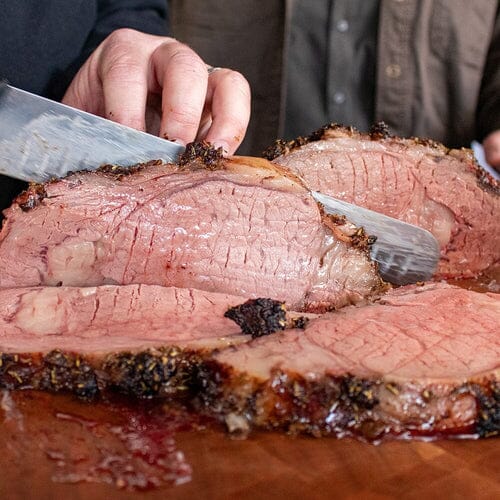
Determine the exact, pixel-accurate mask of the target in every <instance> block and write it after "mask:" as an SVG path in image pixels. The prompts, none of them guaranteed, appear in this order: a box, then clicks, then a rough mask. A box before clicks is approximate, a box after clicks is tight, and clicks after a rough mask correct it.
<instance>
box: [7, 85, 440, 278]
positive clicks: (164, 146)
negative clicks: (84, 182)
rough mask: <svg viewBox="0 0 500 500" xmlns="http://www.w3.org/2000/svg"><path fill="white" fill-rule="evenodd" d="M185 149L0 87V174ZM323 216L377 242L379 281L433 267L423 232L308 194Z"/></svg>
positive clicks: (83, 166) (36, 173) (40, 173)
mask: <svg viewBox="0 0 500 500" xmlns="http://www.w3.org/2000/svg"><path fill="white" fill-rule="evenodd" d="M183 151H184V147H183V146H181V145H179V144H176V143H174V142H170V141H167V140H165V139H161V138H159V137H156V136H153V135H150V134H147V133H145V132H139V131H137V130H133V129H131V128H128V127H125V126H123V125H119V124H117V123H114V122H111V121H109V120H106V119H104V118H101V117H98V116H94V115H92V114H89V113H85V112H83V111H80V110H77V109H74V108H71V107H69V106H65V105H63V104H60V103H57V102H55V101H51V100H49V99H45V98H43V97H39V96H36V95H34V94H31V93H29V92H26V91H23V90H19V89H16V88H14V87H12V86H10V85H7V84H6V83H3V82H0V174H4V175H8V176H10V177H14V178H17V179H21V180H25V181H30V182H45V181H48V180H50V179H52V178H54V177H64V176H65V175H67V174H68V173H69V172H72V171H78V170H95V169H97V168H98V167H99V166H100V165H103V164H106V163H108V164H113V165H121V166H130V165H135V164H137V163H141V162H147V161H149V160H156V159H162V160H164V161H166V162H175V161H176V160H177V158H178V156H179V155H180V154H181V153H182V152H183ZM312 194H313V196H314V197H315V199H316V200H317V201H318V202H320V203H321V204H322V205H323V206H324V208H325V211H326V212H327V213H333V214H337V215H345V216H346V218H347V219H348V220H349V221H351V222H352V223H354V224H356V225H357V226H362V227H364V229H365V231H366V233H367V234H369V235H373V236H376V237H377V240H376V242H375V243H374V244H373V245H372V247H371V256H372V258H373V259H374V260H375V261H376V262H377V263H378V265H379V270H380V274H381V275H382V277H383V278H384V279H385V280H387V281H389V282H391V283H393V284H397V285H402V284H407V283H415V282H417V281H425V280H427V279H430V278H431V276H432V275H433V273H434V271H435V269H436V266H437V262H438V260H439V245H438V243H437V241H436V239H435V238H434V236H433V235H432V234H431V233H429V232H428V231H426V230H424V229H422V228H419V227H417V226H413V225H411V224H407V223H405V222H402V221H399V220H397V219H393V218H391V217H387V216H386V215H383V214H380V213H377V212H374V211H372V210H368V209H366V208H362V207H359V206H356V205H352V204H351V203H347V202H345V201H341V200H337V199H335V198H332V197H330V196H326V195H324V194H321V193H318V192H313V193H312Z"/></svg>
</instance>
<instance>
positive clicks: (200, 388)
mask: <svg viewBox="0 0 500 500" xmlns="http://www.w3.org/2000/svg"><path fill="white" fill-rule="evenodd" d="M244 300H245V299H243V298H240V297H234V296H227V295H222V294H215V293H208V292H199V291H195V290H178V289H166V288H164V287H158V286H153V285H142V286H138V285H129V286H121V287H120V286H101V287H96V288H85V289H79V288H76V289H72V288H65V287H62V288H48V287H43V288H29V289H18V290H3V291H1V292H0V303H1V305H2V311H7V313H6V314H5V313H4V314H3V317H2V320H1V323H0V324H1V329H0V331H1V332H2V333H1V334H0V345H1V346H2V350H3V352H2V354H1V355H0V385H2V386H3V387H8V388H37V389H45V390H52V391H58V390H70V391H73V392H75V393H77V394H80V395H83V396H87V397H90V396H95V395H96V394H98V393H99V391H103V390H106V389H115V390H116V389H117V390H120V391H121V392H124V393H127V394H133V395H135V396H139V397H157V396H168V395H170V396H179V395H182V397H183V398H184V399H185V400H186V399H188V400H190V401H191V402H192V404H193V405H195V407H196V408H198V409H199V410H200V411H202V412H206V413H208V414H210V415H215V416H217V417H218V418H220V419H221V420H222V421H225V422H226V423H227V425H228V427H229V428H230V429H231V430H238V431H247V430H248V429H249V428H251V427H253V426H258V427H264V428H270V429H273V428H278V429H285V430H287V431H292V432H298V431H301V432H308V433H312V434H314V435H326V434H333V435H337V436H343V435H346V434H354V435H361V436H364V437H367V438H369V439H378V438H381V437H383V436H384V435H385V434H395V435H401V434H403V435H412V434H417V435H436V434H443V435H444V434H447V433H449V434H456V433H461V434H478V435H481V436H489V435H495V434H497V433H498V432H499V426H500V415H499V411H498V409H499V398H500V384H499V370H500V339H499V335H498V325H499V322H498V320H499V317H500V296H498V295H496V294H490V293H485V294H483V293H477V292H472V291H468V290H464V289H461V288H456V287H452V286H450V285H446V284H437V283H436V284H429V285H425V286H408V287H403V288H400V289H398V290H393V291H391V292H389V293H387V294H386V295H385V296H383V297H382V298H380V299H379V300H378V301H375V302H374V303H372V304H368V305H364V306H349V307H346V308H343V309H342V310H341V311H337V312H334V313H326V314H322V315H316V316H315V315H309V317H308V318H304V317H297V316H295V317H294V318H292V321H290V325H291V326H292V328H290V329H287V330H285V331H281V329H280V328H278V331H276V332H275V333H270V334H269V335H267V336H264V337H259V338H255V339H253V340H252V339H251V337H250V336H243V335H241V334H240V330H239V328H238V327H237V326H236V324H235V323H233V322H232V321H231V320H229V319H227V318H225V317H224V314H225V310H226V308H228V307H234V306H238V305H240V304H241V303H242V302H243V301H244ZM55 309H57V310H56V311H55ZM75 309H76V310H78V311H81V314H80V315H76V317H74V316H75V315H74V311H75ZM257 309H258V308H257ZM271 309H272V308H271ZM54 311H55V312H54ZM257 313H259V311H257ZM33 317H36V318H38V319H39V320H40V323H39V324H34V323H33ZM262 317H263V318H264V319H265V320H266V321H269V322H271V323H274V318H272V317H269V316H267V317H266V314H264V315H263V316H262ZM43 318H45V319H46V321H45V322H43ZM50 318H53V320H52V321H50ZM127 319H128V321H127ZM294 325H296V326H300V328H297V327H295V328H293V326H294ZM243 326H244V325H243ZM283 326H284V325H283Z"/></svg>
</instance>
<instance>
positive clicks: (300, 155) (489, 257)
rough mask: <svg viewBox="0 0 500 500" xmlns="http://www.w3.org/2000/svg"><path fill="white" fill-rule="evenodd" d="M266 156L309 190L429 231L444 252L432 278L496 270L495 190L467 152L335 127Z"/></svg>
mask: <svg viewBox="0 0 500 500" xmlns="http://www.w3.org/2000/svg"><path fill="white" fill-rule="evenodd" d="M267 156H268V157H270V158H274V160H273V161H274V162H276V163H278V164H279V165H281V166H284V167H286V168H288V169H290V171H292V172H294V173H295V174H297V175H299V176H300V177H302V178H303V179H304V181H305V183H306V184H307V186H309V187H310V188H311V189H314V190H317V191H321V192H323V193H325V194H328V195H330V196H333V197H336V198H339V199H342V200H345V201H348V202H350V203H355V204H357V205H360V206H363V207H366V208H369V209H371V210H375V211H377V212H381V213H384V214H386V215H389V216H391V217H394V218H397V219H401V220H403V221H405V222H408V223H410V224H415V225H418V226H420V227H423V228H424V229H427V230H428V231H430V232H431V233H432V234H433V235H434V236H435V237H436V239H437V240H438V242H439V244H440V247H441V260H440V263H439V267H438V270H437V274H436V278H451V277H466V278H471V277H475V276H477V275H478V274H480V273H481V272H482V271H484V270H485V269H487V268H488V267H490V266H492V265H494V264H495V263H498V262H500V231H499V230H498V228H499V226H498V221H499V220H500V187H499V185H498V182H497V181H495V180H494V179H493V178H492V177H491V176H489V175H488V174H486V173H485V172H483V171H482V170H481V169H480V168H479V166H478V165H477V163H476V162H475V160H474V158H473V155H472V152H471V151H470V150H465V149H463V150H448V149H446V148H445V147H444V146H443V145H441V144H438V143H435V142H432V141H425V140H419V139H400V138H396V137H390V136H388V135H386V134H384V131H383V130H380V129H379V130H375V131H374V132H373V133H372V134H371V135H369V134H361V133H359V132H357V131H356V130H354V129H348V128H345V127H340V126H337V125H332V126H330V127H325V128H324V129H321V130H319V131H317V132H316V133H314V134H312V135H311V137H310V138H306V139H298V140H295V141H291V142H288V143H286V142H283V141H278V142H277V144H276V145H275V146H274V147H271V148H269V150H268V152H267Z"/></svg>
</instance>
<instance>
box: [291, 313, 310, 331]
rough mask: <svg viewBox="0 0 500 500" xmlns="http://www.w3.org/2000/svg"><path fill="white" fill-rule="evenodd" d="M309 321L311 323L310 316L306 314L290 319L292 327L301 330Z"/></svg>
mask: <svg viewBox="0 0 500 500" xmlns="http://www.w3.org/2000/svg"><path fill="white" fill-rule="evenodd" d="M307 323H309V318H306V317H305V316H299V317H298V318H292V319H291V321H290V328H298V329H299V330H305V328H306V326H307Z"/></svg>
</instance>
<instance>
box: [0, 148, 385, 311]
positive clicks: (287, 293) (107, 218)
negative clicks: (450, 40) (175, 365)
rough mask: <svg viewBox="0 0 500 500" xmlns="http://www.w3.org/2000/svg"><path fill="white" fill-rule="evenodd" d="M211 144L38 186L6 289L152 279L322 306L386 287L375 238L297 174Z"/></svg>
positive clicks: (6, 249)
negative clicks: (168, 159) (171, 160)
mask: <svg viewBox="0 0 500 500" xmlns="http://www.w3.org/2000/svg"><path fill="white" fill-rule="evenodd" d="M204 151H205V150H202V152H201V153H200V154H199V155H198V156H194V159H193V160H192V161H186V164H185V165H183V166H181V167H179V166H177V165H165V164H162V163H161V162H153V163H152V164H149V165H145V166H142V167H137V168H135V169H132V170H128V169H114V168H112V167H110V168H108V169H102V170H100V171H98V172H81V173H75V174H73V175H70V176H68V177H66V178H65V179H61V180H58V181H54V182H49V183H47V184H45V185H43V186H39V185H34V186H31V187H30V188H29V189H28V191H27V192H25V193H24V194H23V195H21V197H20V198H18V199H17V200H16V201H15V202H14V204H13V205H12V206H11V207H10V208H9V209H7V210H6V211H5V212H4V213H5V220H4V224H3V228H2V233H1V235H0V268H1V269H2V273H1V275H0V287H1V288H5V287H15V286H37V285H50V286H56V285H66V286H97V285H103V284H120V285H126V284H133V283H142V284H149V285H162V286H176V287H185V288H197V289H200V290H205V291H210V292H212V291H215V292H222V293H229V294H236V295H243V296H246V297H249V298H251V297H253V298H256V297H272V298H274V299H277V300H281V301H284V302H286V303H287V304H288V305H289V307H291V308H294V309H306V310H320V309H322V308H323V309H325V308H331V307H341V306H343V305H346V304H350V303H353V302H356V301H359V300H361V299H363V298H364V297H366V296H369V295H371V294H373V293H375V292H377V291H378V290H380V289H381V288H382V287H383V286H384V284H383V282H382V280H381V279H380V278H379V276H378V274H377V271H376V267H375V265H374V264H373V263H372V262H371V261H370V259H369V255H368V249H367V244H368V243H367V238H366V237H364V236H363V235H362V234H361V233H360V231H358V230H357V228H356V227H355V226H353V225H352V224H349V223H348V222H346V223H345V224H339V221H337V220H335V218H332V217H330V216H328V215H325V214H324V213H323V212H322V211H321V210H320V208H319V207H318V205H317V203H316V202H315V201H314V199H313V198H312V196H311V194H310V193H309V191H308V190H307V189H306V188H305V187H304V186H303V185H302V183H301V182H300V181H299V180H298V179H297V178H296V177H295V176H293V175H292V174H289V173H288V172H287V171H285V170H284V169H282V168H281V167H279V166H276V165H273V164H272V163H270V162H269V161H266V160H263V159H258V158H234V159H232V160H228V159H223V158H222V157H220V158H219V157H216V155H215V154H214V155H212V156H210V155H209V154H207V153H206V151H205V153H203V152H204ZM209 151H210V150H209ZM195 153H196V152H195ZM203 154H205V156H204V157H203V161H202V160H200V158H199V157H200V156H202V155H203ZM207 163H208V166H207Z"/></svg>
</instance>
